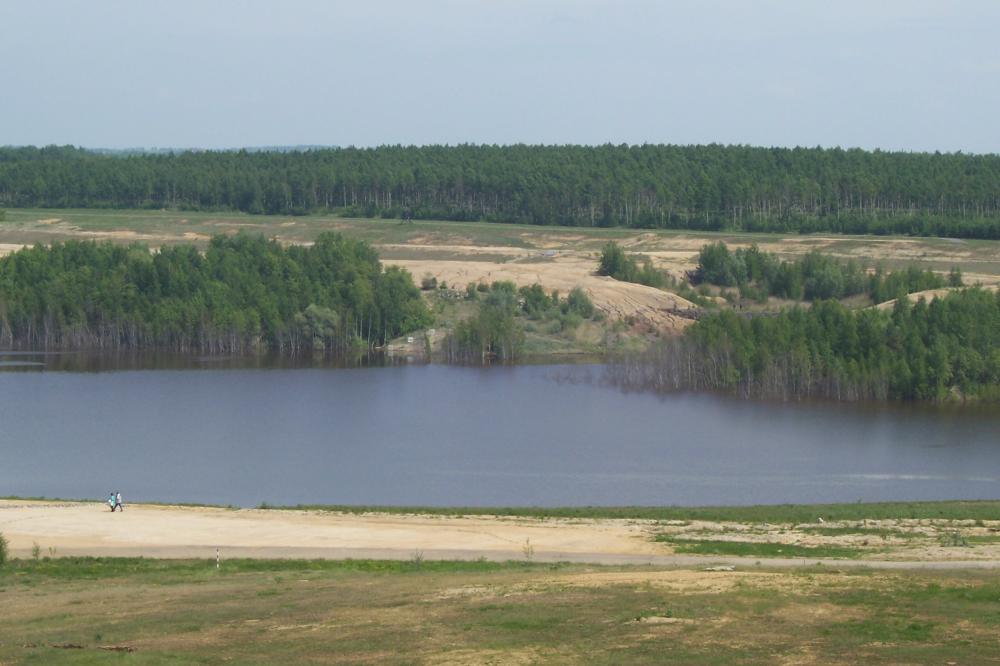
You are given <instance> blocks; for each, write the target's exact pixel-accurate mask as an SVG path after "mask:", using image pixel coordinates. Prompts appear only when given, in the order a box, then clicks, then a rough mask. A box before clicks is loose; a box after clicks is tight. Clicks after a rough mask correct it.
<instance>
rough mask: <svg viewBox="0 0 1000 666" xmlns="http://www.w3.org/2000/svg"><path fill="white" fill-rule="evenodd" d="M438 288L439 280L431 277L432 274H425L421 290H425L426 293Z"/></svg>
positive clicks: (421, 282) (421, 281)
mask: <svg viewBox="0 0 1000 666" xmlns="http://www.w3.org/2000/svg"><path fill="white" fill-rule="evenodd" d="M437 286H438V279H437V278H436V277H434V276H433V275H431V274H430V273H427V274H425V275H424V277H423V278H422V279H421V280H420V288H421V289H423V290H424V291H430V290H431V289H437Z"/></svg>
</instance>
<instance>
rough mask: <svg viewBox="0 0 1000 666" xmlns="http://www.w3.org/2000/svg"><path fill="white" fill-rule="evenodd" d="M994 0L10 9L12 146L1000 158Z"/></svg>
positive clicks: (172, 0)
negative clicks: (716, 150) (595, 149)
mask: <svg viewBox="0 0 1000 666" xmlns="http://www.w3.org/2000/svg"><path fill="white" fill-rule="evenodd" d="M998 118H1000V1H997V0H981V1H976V0H967V1H962V0H952V1H948V0H937V1H935V2H925V1H923V0H861V1H856V0H836V1H832V0H822V1H815V2H814V1H811V0H782V1H778V0H773V1H768V0H757V1H750V0H745V1H738V0H732V1H726V0H691V1H676V2H672V1H670V0H661V1H648V2H647V1H643V0H634V1H629V0H617V1H608V2H604V1H598V0H551V1H546V0H510V1H507V0H492V1H485V0H483V1H475V0H466V1H459V0H454V1H445V0H441V1H435V0H420V1H417V0H398V1H389V0H386V1H381V2H380V1H376V0H354V1H352V2H337V1H333V0H330V1H323V0H280V1H279V0H273V1H269V2H263V1H235V0H196V1H187V0H183V1H182V0H169V1H164V2H154V1H152V0H150V1H148V2H147V1H145V0H143V1H137V0H122V1H105V0H85V1H84V0H81V1H72V0H51V1H49V0H32V1H31V2H15V1H14V0H4V1H3V2H2V3H0V144H49V143H58V144H64V143H71V144H77V145H84V146H90V147H131V146H146V147H151V146H174V147H208V148H218V147H232V146H243V145H255V146H259V145H278V144H282V145H288V144H339V145H350V144H354V145H377V144H384V143H404V144H411V143H416V144H424V143H460V142H472V143H514V142H525V143H589V144H594V143H605V142H612V143H708V142H719V143H747V144H755V145H785V146H790V145H808V146H815V145H823V146H834V145H840V146H861V147H866V148H872V147H881V148H886V149H904V150H942V151H945V150H948V151H953V150H963V151H969V152H1000V127H998V121H997V119H998Z"/></svg>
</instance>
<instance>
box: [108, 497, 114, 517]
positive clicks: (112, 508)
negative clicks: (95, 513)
mask: <svg viewBox="0 0 1000 666" xmlns="http://www.w3.org/2000/svg"><path fill="white" fill-rule="evenodd" d="M108 506H110V507H111V513H114V512H115V494H114V493H108Z"/></svg>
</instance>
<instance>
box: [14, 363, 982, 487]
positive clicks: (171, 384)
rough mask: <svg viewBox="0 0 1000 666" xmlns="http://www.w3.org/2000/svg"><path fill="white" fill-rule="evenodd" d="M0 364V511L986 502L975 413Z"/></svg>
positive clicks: (281, 372)
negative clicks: (155, 503) (91, 504)
mask: <svg viewBox="0 0 1000 666" xmlns="http://www.w3.org/2000/svg"><path fill="white" fill-rule="evenodd" d="M0 361H4V362H5V363H6V364H7V365H6V367H5V369H4V370H3V371H0V495H28V496H37V495H43V496H49V497H73V498H82V497H93V498H101V497H103V496H106V494H107V492H108V491H110V490H112V489H114V490H121V491H122V493H123V494H124V496H125V498H126V500H129V499H131V500H160V501H188V502H206V503H220V504H230V503H231V504H239V505H244V506H253V505H257V504H259V503H260V502H265V501H266V502H270V503H274V504H294V503H337V504H432V505H548V506H553V505H588V504H589V505H622V504H643V505H665V504H680V505H697V504H753V503H779V502H834V501H838V502H839V501H855V500H864V501H878V500H896V499H906V500H914V499H972V498H997V497H1000V441H998V435H997V433H998V426H1000V411H996V410H995V409H992V408H990V409H986V408H976V409H970V408H965V409H957V408H950V409H946V408H934V407H928V406H901V405H892V406H886V405H843V404H808V405H803V404H775V403H762V402H745V401H741V400H737V399H728V398H723V397H718V396H712V395H676V396H668V397H663V396H657V395H651V394H643V393H630V394H626V393H623V392H622V391H620V390H619V389H617V388H614V387H611V386H607V385H605V384H603V383H602V382H601V381H600V378H601V376H602V369H601V368H600V367H599V366H520V367H502V368H487V369H470V368H455V367H447V366H437V365H429V366H421V365H417V366H397V367H368V368H354V369H352V368H296V367H285V368H280V369H262V368H241V369H233V368H230V367H225V366H224V367H222V368H221V369H220V368H216V367H212V366H211V365H210V366H209V367H210V368H212V369H204V368H203V369H176V370H163V369H156V370H119V371H112V372H65V371H52V370H51V369H46V370H39V369H38V367H40V366H21V365H18V364H19V363H21V362H34V363H38V362H46V361H45V359H44V358H43V359H42V360H41V361H39V358H38V357H23V358H22V357H16V356H9V355H8V356H4V357H2V358H0ZM41 367H46V366H41ZM47 367H49V368H51V367H59V364H52V363H49V364H48V366H47ZM140 367H141V366H140ZM179 367H183V364H181V366H179ZM18 369H20V370H22V371H17V370H18Z"/></svg>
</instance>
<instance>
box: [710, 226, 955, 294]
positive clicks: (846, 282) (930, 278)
mask: <svg viewBox="0 0 1000 666" xmlns="http://www.w3.org/2000/svg"><path fill="white" fill-rule="evenodd" d="M694 279H695V280H696V281H698V282H708V283H710V284H714V285H719V286H722V287H739V290H740V294H741V296H744V297H750V298H754V299H756V300H761V301H766V300H767V297H768V296H777V297H779V298H786V299H792V300H796V301H800V300H807V301H815V300H820V299H828V298H845V297H848V296H855V295H857V294H867V295H868V296H869V297H870V298H871V299H872V300H873V301H874V302H876V303H881V302H883V301H887V300H890V299H893V298H897V297H899V296H902V295H905V294H910V293H913V292H917V291H924V290H926V289H939V288H941V287H944V286H946V285H947V286H951V287H960V286H962V273H961V270H960V269H958V268H954V269H952V271H951V273H950V274H949V276H948V279H947V281H946V280H945V278H944V277H942V276H941V275H938V274H937V273H935V272H934V271H930V270H922V269H920V268H918V267H916V266H910V267H907V268H906V269H905V270H902V271H893V272H886V271H885V270H883V269H882V268H881V267H878V268H876V269H875V270H874V271H872V272H868V271H867V270H866V269H865V268H864V267H863V266H861V264H859V263H858V262H856V261H854V260H848V261H838V260H837V259H835V258H834V257H831V256H829V255H825V254H823V253H822V252H820V251H819V250H812V251H810V252H808V253H806V255H805V256H804V257H802V259H800V260H798V261H783V260H781V259H779V258H778V257H777V256H776V255H774V254H772V253H770V252H764V251H762V250H761V249H760V248H758V247H757V246H756V245H751V246H750V247H748V248H738V249H737V250H735V251H730V249H729V247H728V246H727V245H726V244H725V243H723V242H721V241H720V242H717V243H710V244H708V245H705V246H704V247H703V248H702V249H701V252H700V253H699V254H698V267H697V268H696V269H695V272H694Z"/></svg>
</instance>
